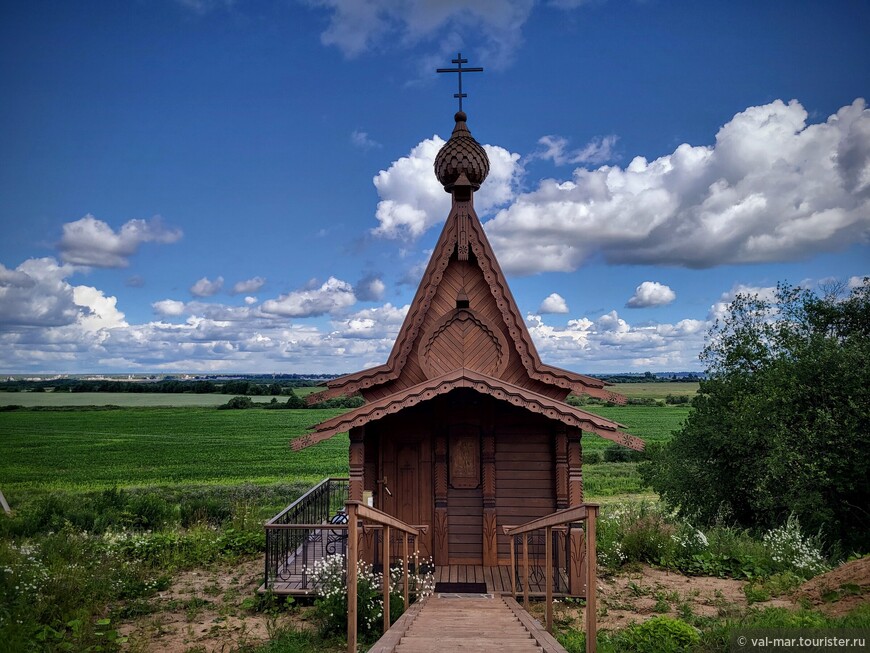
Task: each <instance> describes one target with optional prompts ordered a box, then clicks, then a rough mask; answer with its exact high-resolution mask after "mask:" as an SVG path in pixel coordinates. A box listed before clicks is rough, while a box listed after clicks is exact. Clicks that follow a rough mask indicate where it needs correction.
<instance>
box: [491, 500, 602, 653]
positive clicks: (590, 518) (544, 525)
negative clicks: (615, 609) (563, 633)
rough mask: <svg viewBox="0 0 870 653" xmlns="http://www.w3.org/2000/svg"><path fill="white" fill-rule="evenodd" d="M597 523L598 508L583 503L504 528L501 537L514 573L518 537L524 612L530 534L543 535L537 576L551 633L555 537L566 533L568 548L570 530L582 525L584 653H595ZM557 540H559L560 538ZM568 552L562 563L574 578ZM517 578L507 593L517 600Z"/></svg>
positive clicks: (528, 582) (514, 576)
mask: <svg viewBox="0 0 870 653" xmlns="http://www.w3.org/2000/svg"><path fill="white" fill-rule="evenodd" d="M597 521H598V504H595V503H584V504H581V505H579V506H574V507H573V508H567V509H565V510H558V511H556V512H554V513H551V514H549V515H546V516H544V517H538V518H537V519H533V520H531V521H529V522H526V523H525V524H523V525H522V526H504V527H503V530H504V533H505V535H508V536H510V538H511V540H510V543H511V569H512V570H513V571H514V572H516V570H517V569H518V564H519V562H518V560H517V537H518V536H519V537H521V545H522V576H521V581H520V583H521V586H522V589H523V604H524V606H525V608H526V610H528V609H529V586H530V585H531V584H532V569H533V567H532V564H531V560H532V556H531V551H530V549H531V547H532V544H531V539H532V537H533V534H534V533H539V532H540V531H542V530H543V532H544V538H543V543H544V565H543V570H542V571H541V573H542V574H543V576H544V584H545V598H546V603H547V605H546V610H547V630H548V631H549V632H550V633H552V632H553V586H554V585H555V582H554V581H555V577H556V576H557V574H556V573H555V571H556V569H557V568H558V567H557V566H555V565H554V564H553V562H554V553H556V555H558V550H559V547H557V546H554V541H555V542H558V540H555V539H554V538H555V537H558V533H559V531H558V530H557V529H562V528H564V530H565V531H566V535H567V539H566V540H565V542H566V545H567V547H571V546H572V544H571V527H570V525H571V524H573V523H575V522H583V524H584V527H585V528H584V531H585V533H584V535H585V538H584V540H585V541H584V543H583V545H584V546H585V549H586V551H585V558H586V651H587V653H595V651H596V636H597V630H598V623H597V615H596V612H597V579H596V575H595V574H596V566H597V565H596V555H597V554H596V544H595V540H596V535H595V531H596V525H597ZM560 539H561V538H560ZM570 550H571V549H570V548H565V549H564V552H565V554H566V561H568V565H569V566H568V567H567V574H566V575H567V576H568V577H570V576H571V575H572V574H575V575H576V572H577V571H578V570H577V569H576V568H574V569H572V568H571V567H570V562H569V561H570V559H571V557H572V556H571V555H570ZM517 576H518V575H517V574H516V573H513V574H512V575H511V591H512V592H513V595H514V599H516V596H517Z"/></svg>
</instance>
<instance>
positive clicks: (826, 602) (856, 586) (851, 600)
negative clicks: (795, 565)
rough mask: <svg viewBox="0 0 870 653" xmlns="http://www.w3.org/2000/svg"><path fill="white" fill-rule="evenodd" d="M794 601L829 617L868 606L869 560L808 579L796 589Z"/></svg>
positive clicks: (869, 591) (869, 597)
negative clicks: (861, 606) (863, 604)
mask: <svg viewBox="0 0 870 653" xmlns="http://www.w3.org/2000/svg"><path fill="white" fill-rule="evenodd" d="M794 599H795V600H796V601H798V602H800V603H801V604H809V605H811V606H812V607H814V608H815V609H816V610H819V611H820V612H824V613H825V614H827V615H830V616H832V617H839V616H842V615H844V614H847V613H849V612H851V611H852V610H854V609H855V608H856V607H858V606H859V605H861V604H862V603H868V602H870V556H867V557H864V558H861V559H860V560H853V561H852V562H847V563H846V564H844V565H841V566H839V567H837V568H836V569H833V570H831V571H829V572H828V573H826V574H822V575H821V576H816V577H815V578H811V579H810V580H808V581H807V582H806V583H804V584H803V585H801V586H800V587H799V588H798V590H797V591H796V592H795V593H794Z"/></svg>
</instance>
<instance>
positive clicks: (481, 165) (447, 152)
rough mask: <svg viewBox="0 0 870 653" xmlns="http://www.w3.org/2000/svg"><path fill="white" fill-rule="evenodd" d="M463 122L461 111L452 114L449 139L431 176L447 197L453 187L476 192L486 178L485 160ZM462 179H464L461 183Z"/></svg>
mask: <svg viewBox="0 0 870 653" xmlns="http://www.w3.org/2000/svg"><path fill="white" fill-rule="evenodd" d="M467 118H468V117H467V116H466V115H465V112H464V111H458V112H457V113H456V115H455V116H454V119H455V120H456V126H455V127H454V128H453V135H452V136H450V140H449V141H447V142H446V143H445V144H444V147H442V148H441V150H440V151H439V152H438V156H436V157H435V176H436V177H438V181H440V182H441V184H442V185H443V186H444V190H446V191H447V192H448V193H450V192H452V191H453V187H454V186H455V185H457V183H458V184H459V185H470V186H471V188H472V189H473V190H477V189H478V188H480V185H481V184H482V183H483V180H484V179H486V176H487V175H488V174H489V157H487V156H486V151H485V150H484V149H483V147H481V145H480V143H478V142H477V141H476V140H474V137H473V136H472V135H471V132H470V131H468V126H467V125H466V124H465V121H466V120H467ZM463 175H464V176H465V179H461V177H462V176H463ZM466 182H467V183H466Z"/></svg>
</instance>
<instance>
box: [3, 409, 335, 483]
mask: <svg viewBox="0 0 870 653" xmlns="http://www.w3.org/2000/svg"><path fill="white" fill-rule="evenodd" d="M340 412H341V411H340V410H312V409H309V410H215V409H214V408H126V409H117V410H72V411H14V412H3V413H0V433H2V435H0V483H2V485H0V487H2V489H3V491H4V493H6V494H7V495H9V494H12V493H13V491H14V490H17V489H37V488H42V489H49V488H50V489H70V490H84V489H99V488H106V487H112V486H114V485H117V486H119V487H123V486H127V487H135V486H143V485H180V484H236V483H242V482H251V483H273V482H278V481H306V482H315V481H318V480H320V479H322V478H324V477H326V476H330V475H345V474H346V473H347V446H348V440H347V436H336V437H334V438H332V439H331V440H329V441H327V442H323V443H321V444H319V445H318V446H316V447H312V448H308V449H305V450H304V451H300V452H294V451H292V450H291V449H290V447H289V442H290V440H291V438H292V436H294V435H299V434H301V433H304V432H305V430H306V429H307V428H309V427H311V426H312V425H314V424H316V423H318V422H320V421H322V420H324V419H328V418H329V417H332V416H334V415H338V414H339V413H340Z"/></svg>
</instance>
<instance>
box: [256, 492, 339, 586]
mask: <svg viewBox="0 0 870 653" xmlns="http://www.w3.org/2000/svg"><path fill="white" fill-rule="evenodd" d="M348 485H349V482H348V479H347V478H326V479H324V480H322V481H321V482H320V483H318V484H317V485H315V486H314V487H313V488H311V489H310V490H308V492H306V493H305V494H303V495H302V496H301V497H299V498H298V499H297V500H296V501H294V502H293V503H291V504H290V505H289V506H287V507H286V508H285V509H284V510H282V511H281V512H280V513H278V514H277V515H275V516H274V517H273V518H272V519H270V520H269V521H268V522H266V525H265V527H266V566H265V583H264V587H265V589H266V590H271V589H274V588H275V585H276V583H292V584H294V585H299V587H298V588H296V589H300V590H303V591H304V590H305V589H307V588H308V581H309V579H308V572H307V569H308V568H310V567H311V566H312V563H313V561H314V560H316V559H317V558H322V557H324V555H330V554H332V553H342V554H343V553H346V551H347V519H346V513H344V504H345V502H346V501H347V497H348ZM300 583H301V585H300Z"/></svg>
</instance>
